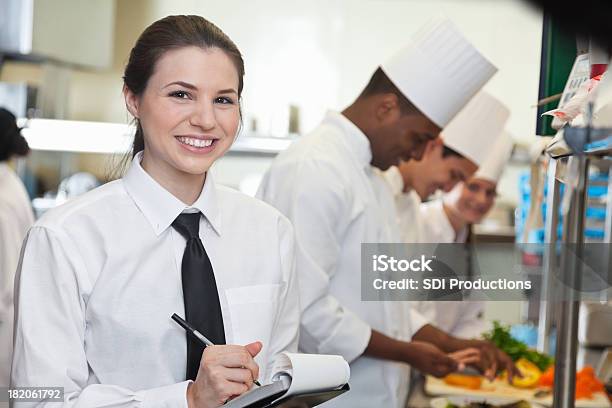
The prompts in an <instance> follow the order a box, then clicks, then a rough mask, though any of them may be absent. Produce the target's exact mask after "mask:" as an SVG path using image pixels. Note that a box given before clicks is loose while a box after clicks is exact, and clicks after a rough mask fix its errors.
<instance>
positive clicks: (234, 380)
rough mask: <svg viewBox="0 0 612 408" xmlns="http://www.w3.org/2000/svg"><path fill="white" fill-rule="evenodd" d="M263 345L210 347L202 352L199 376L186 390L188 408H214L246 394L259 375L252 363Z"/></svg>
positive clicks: (257, 369) (259, 343)
mask: <svg viewBox="0 0 612 408" xmlns="http://www.w3.org/2000/svg"><path fill="white" fill-rule="evenodd" d="M262 347H263V345H262V344H261V342H258V341H256V342H254V343H251V344H247V345H246V346H234V345H223V346H209V347H206V348H205V349H204V352H203V353H202V359H201V360H200V368H199V370H198V375H197V377H196V380H195V381H194V382H193V383H190V384H189V386H188V387H187V403H188V406H189V408H214V407H219V406H221V405H223V404H224V403H225V402H226V401H227V400H229V399H231V398H234V397H237V396H239V395H241V394H244V393H245V392H247V391H248V390H249V389H250V388H251V387H252V386H253V381H254V380H256V379H257V377H258V376H259V366H258V365H257V363H255V360H253V357H255V356H256V355H257V354H258V353H259V352H260V351H261V348H262Z"/></svg>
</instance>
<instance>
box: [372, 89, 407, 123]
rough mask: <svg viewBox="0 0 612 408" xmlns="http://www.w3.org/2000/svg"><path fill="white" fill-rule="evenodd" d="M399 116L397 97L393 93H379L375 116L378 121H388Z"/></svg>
mask: <svg viewBox="0 0 612 408" xmlns="http://www.w3.org/2000/svg"><path fill="white" fill-rule="evenodd" d="M400 116H401V112H400V106H399V98H398V97H397V95H396V94H394V93H385V94H381V95H380V97H379V100H378V104H377V106H376V117H377V118H378V120H379V121H380V122H389V121H395V120H397V119H399V117H400Z"/></svg>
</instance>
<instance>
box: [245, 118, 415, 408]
mask: <svg viewBox="0 0 612 408" xmlns="http://www.w3.org/2000/svg"><path fill="white" fill-rule="evenodd" d="M371 159H372V151H371V148H370V142H369V140H368V139H367V137H366V136H365V135H364V134H363V133H362V132H361V130H360V129H359V128H357V127H356V126H355V125H354V124H353V123H352V122H351V121H349V120H348V119H347V118H346V117H344V116H343V115H342V114H340V113H336V112H329V113H328V114H327V115H326V117H325V119H324V120H323V122H322V123H321V124H320V125H319V127H317V128H316V129H315V130H314V131H313V132H312V133H310V134H308V135H306V136H304V137H302V138H301V139H300V140H298V141H297V142H295V143H294V144H293V145H291V146H290V147H289V149H287V150H286V151H284V152H282V153H281V154H279V155H278V156H277V157H276V159H275V160H274V162H273V164H272V167H271V168H270V170H269V171H268V173H266V175H265V176H264V179H263V181H262V184H261V186H260V189H259V191H258V193H257V195H258V197H260V198H262V199H263V200H265V201H266V202H269V203H271V204H272V205H274V206H275V207H276V208H278V209H280V210H281V211H282V212H283V213H284V214H285V215H286V216H287V217H288V218H289V219H290V220H291V222H292V223H293V225H294V228H295V231H296V241H297V243H298V246H299V248H300V250H299V251H297V265H298V266H297V267H298V275H299V277H300V298H301V301H302V305H303V310H302V321H301V332H300V333H301V337H300V348H301V350H303V351H305V352H308V353H325V354H340V355H342V356H343V357H344V358H345V359H346V360H347V361H349V362H350V363H351V381H350V385H351V391H350V392H348V393H346V394H344V395H342V396H341V397H339V398H336V399H334V400H331V401H329V402H328V403H326V404H325V406H326V407H350V408H358V407H364V408H365V407H368V408H369V407H403V406H404V404H405V402H406V396H407V392H408V379H409V368H408V365H406V364H403V363H397V362H392V361H387V360H381V359H375V358H370V357H365V356H362V354H363V352H364V350H365V348H366V346H367V345H368V343H369V340H370V334H371V330H372V329H375V330H378V331H380V332H382V333H384V334H386V335H388V336H390V337H393V338H396V339H400V340H409V339H410V338H411V337H412V334H413V333H414V332H416V331H417V330H419V329H420V328H421V327H422V326H423V325H424V324H426V321H425V319H423V318H422V317H421V316H420V315H419V314H418V313H416V312H415V311H414V310H412V309H407V308H406V307H405V306H403V305H402V303H404V302H364V301H361V244H362V243H368V242H370V243H381V242H398V240H399V235H398V231H397V225H396V223H395V222H394V219H395V217H394V214H395V207H394V204H393V197H392V195H391V194H390V193H389V189H388V187H387V186H386V185H385V182H384V181H383V180H382V178H381V176H380V175H379V174H378V171H376V170H375V169H374V168H373V167H372V166H371V165H370V162H371Z"/></svg>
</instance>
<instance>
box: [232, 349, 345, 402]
mask: <svg viewBox="0 0 612 408" xmlns="http://www.w3.org/2000/svg"><path fill="white" fill-rule="evenodd" d="M271 378H272V382H271V383H270V384H268V385H264V386H262V387H256V388H253V389H252V390H250V391H249V392H247V393H245V394H243V395H241V396H240V397H238V398H236V399H233V400H231V401H229V402H228V403H227V404H225V405H224V407H228V408H241V407H247V406H249V405H251V404H254V403H257V402H259V401H261V402H267V403H274V401H277V400H279V399H280V398H286V397H290V396H292V395H299V394H303V393H310V392H319V391H326V390H334V389H337V388H339V387H342V386H343V385H345V384H346V383H348V381H349V378H350V368H349V365H348V363H347V362H346V361H345V360H344V358H342V357H341V356H332V355H324V354H297V353H281V354H280V355H279V357H278V358H277V360H276V363H275V365H274V368H273V369H272V377H271Z"/></svg>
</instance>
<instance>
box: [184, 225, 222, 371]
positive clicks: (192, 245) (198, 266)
mask: <svg viewBox="0 0 612 408" xmlns="http://www.w3.org/2000/svg"><path fill="white" fill-rule="evenodd" d="M172 226H173V227H174V229H175V230H177V231H178V232H179V233H180V234H181V235H182V236H183V237H185V239H186V240H187V246H186V247H185V252H184V253H183V262H182V265H181V277H182V282H183V301H184V303H185V320H187V322H188V323H191V325H192V326H194V327H195V328H196V329H197V330H198V331H199V332H200V333H202V334H203V335H204V336H206V337H207V338H208V339H209V340H210V341H212V342H213V343H214V344H225V332H224V330H223V316H222V315H221V305H220V304H219V293H218V292H217V283H216V281H215V274H214V272H213V268H212V265H211V263H210V259H208V255H207V254H206V250H205V249H204V245H202V241H201V240H200V237H199V235H198V231H199V229H200V213H195V214H180V215H179V216H178V217H177V218H176V220H174V222H173V223H172ZM203 351H204V346H202V345H201V344H200V343H199V342H198V341H196V340H194V339H192V338H191V337H190V336H189V335H187V379H188V380H195V378H196V375H197V374H198V368H199V367H200V359H201V358H202V352H203Z"/></svg>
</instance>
